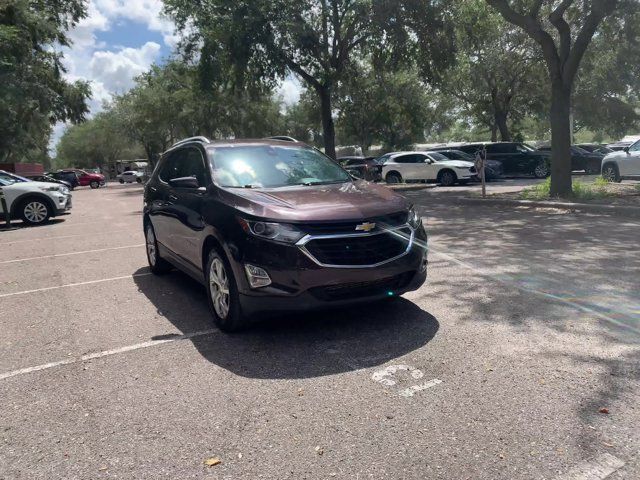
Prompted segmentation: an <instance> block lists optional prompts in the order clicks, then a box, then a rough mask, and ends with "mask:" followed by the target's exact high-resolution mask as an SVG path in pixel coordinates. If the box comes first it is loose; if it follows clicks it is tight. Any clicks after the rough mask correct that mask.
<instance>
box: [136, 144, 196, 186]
mask: <svg viewBox="0 0 640 480" xmlns="http://www.w3.org/2000/svg"><path fill="white" fill-rule="evenodd" d="M131 173H132V174H133V173H134V172H131ZM159 177H160V179H161V180H162V181H164V182H168V181H169V180H173V179H174V178H183V177H195V178H196V179H197V180H198V184H199V185H200V186H201V187H204V186H206V183H207V175H206V170H205V165H204V160H203V158H202V154H201V153H200V150H198V149H197V148H186V149H182V150H178V151H177V152H173V153H172V154H171V155H170V156H169V158H167V160H166V161H165V163H164V165H162V167H161V169H160V173H159Z"/></svg>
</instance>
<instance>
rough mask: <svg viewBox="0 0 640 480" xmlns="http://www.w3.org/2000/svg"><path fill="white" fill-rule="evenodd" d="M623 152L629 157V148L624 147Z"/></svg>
mask: <svg viewBox="0 0 640 480" xmlns="http://www.w3.org/2000/svg"><path fill="white" fill-rule="evenodd" d="M624 151H625V152H626V154H627V155H629V147H624Z"/></svg>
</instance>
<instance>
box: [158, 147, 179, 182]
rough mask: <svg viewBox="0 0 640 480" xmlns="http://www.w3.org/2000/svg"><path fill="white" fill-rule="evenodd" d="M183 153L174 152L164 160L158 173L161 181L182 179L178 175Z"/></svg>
mask: <svg viewBox="0 0 640 480" xmlns="http://www.w3.org/2000/svg"><path fill="white" fill-rule="evenodd" d="M181 153H182V151H177V152H173V153H171V154H170V155H169V156H168V157H167V158H166V159H165V160H164V162H163V163H162V166H161V167H160V172H159V173H158V176H159V177H160V180H162V181H163V182H168V181H169V180H173V179H174V178H179V177H180V175H178V163H179V160H180V156H181Z"/></svg>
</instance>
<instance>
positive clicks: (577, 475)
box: [556, 453, 624, 480]
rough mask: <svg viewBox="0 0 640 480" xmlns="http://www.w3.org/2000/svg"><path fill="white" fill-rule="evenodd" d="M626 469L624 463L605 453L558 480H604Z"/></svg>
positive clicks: (557, 478) (573, 469)
mask: <svg viewBox="0 0 640 480" xmlns="http://www.w3.org/2000/svg"><path fill="white" fill-rule="evenodd" d="M622 467H624V462H623V461H622V460H620V459H619V458H617V457H614V456H613V455H611V454H609V453H604V454H602V455H600V456H599V457H597V458H594V459H593V460H591V461H589V462H583V463H581V464H580V465H578V466H577V467H575V468H572V469H571V470H570V471H569V472H567V473H565V474H564V475H560V476H558V477H556V480H603V479H605V478H607V477H608V476H609V475H611V474H612V473H615V472H616V471H618V470H620V469H621V468H622Z"/></svg>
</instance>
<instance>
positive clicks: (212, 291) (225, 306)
mask: <svg viewBox="0 0 640 480" xmlns="http://www.w3.org/2000/svg"><path fill="white" fill-rule="evenodd" d="M205 276H206V279H207V301H208V303H209V309H210V310H211V315H212V316H213V321H214V323H215V324H216V326H217V327H218V328H219V329H220V330H222V331H223V332H228V333H231V332H237V331H238V330H241V329H242V328H243V327H245V326H246V321H245V319H244V318H243V316H242V312H241V310H240V297H239V295H238V287H237V285H236V280H235V277H234V275H233V270H232V269H231V265H229V261H228V260H227V258H226V256H225V255H223V254H221V253H220V252H218V250H217V249H215V248H213V249H212V250H211V251H210V252H209V256H208V258H207V266H206V270H205ZM225 290H226V294H225Z"/></svg>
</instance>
